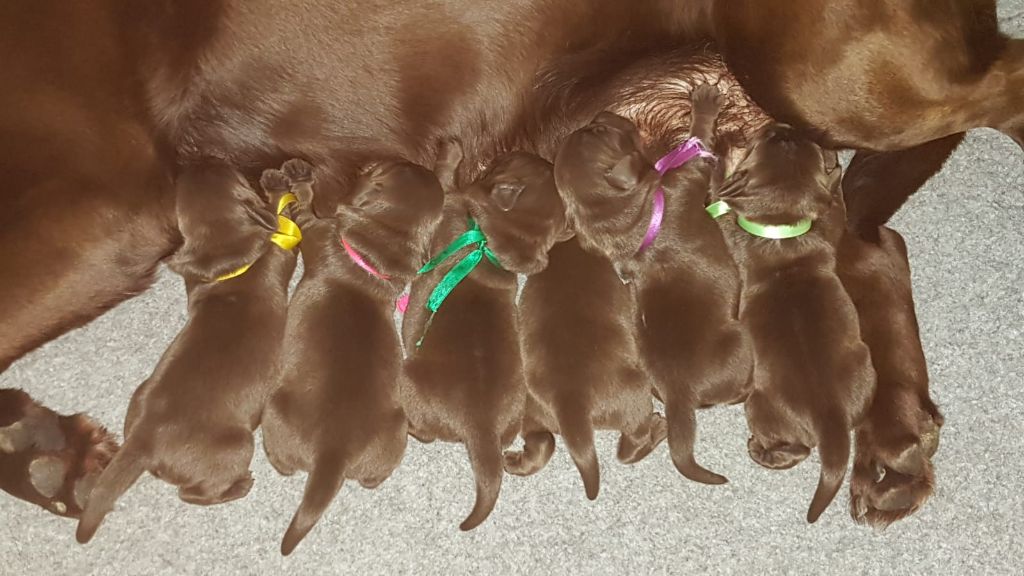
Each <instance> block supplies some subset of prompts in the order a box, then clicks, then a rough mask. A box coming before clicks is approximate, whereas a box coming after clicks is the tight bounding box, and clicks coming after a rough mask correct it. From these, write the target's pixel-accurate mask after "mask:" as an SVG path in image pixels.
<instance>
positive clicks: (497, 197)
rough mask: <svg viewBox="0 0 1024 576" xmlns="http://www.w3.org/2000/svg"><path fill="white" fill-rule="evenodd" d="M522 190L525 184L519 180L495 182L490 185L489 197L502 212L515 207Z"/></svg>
mask: <svg viewBox="0 0 1024 576" xmlns="http://www.w3.org/2000/svg"><path fill="white" fill-rule="evenodd" d="M523 190H526V185H525V184H521V183H519V182H497V183H495V184H494V186H493V187H491V199H492V200H494V203H495V204H497V205H498V208H500V209H501V211H502V212H508V211H509V210H511V209H512V208H514V207H515V205H516V201H518V200H519V196H520V195H521V194H522V193H523Z"/></svg>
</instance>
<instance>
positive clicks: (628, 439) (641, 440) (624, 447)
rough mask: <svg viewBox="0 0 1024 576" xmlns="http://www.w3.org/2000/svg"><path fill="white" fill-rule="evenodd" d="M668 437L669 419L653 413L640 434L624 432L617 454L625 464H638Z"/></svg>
mask: <svg viewBox="0 0 1024 576" xmlns="http://www.w3.org/2000/svg"><path fill="white" fill-rule="evenodd" d="M667 437H668V421H667V420H665V417H664V416H662V415H661V414H651V418H650V420H649V421H648V423H647V426H645V427H644V428H643V429H641V431H640V434H626V433H623V434H622V436H620V437H619V450H618V454H616V456H617V457H618V459H619V462H622V463H623V464H636V463H637V462H639V461H641V460H643V459H644V458H646V457H647V456H648V455H649V454H650V453H651V452H653V451H654V449H655V448H657V447H658V445H659V444H661V443H662V442H664V441H665V438H667Z"/></svg>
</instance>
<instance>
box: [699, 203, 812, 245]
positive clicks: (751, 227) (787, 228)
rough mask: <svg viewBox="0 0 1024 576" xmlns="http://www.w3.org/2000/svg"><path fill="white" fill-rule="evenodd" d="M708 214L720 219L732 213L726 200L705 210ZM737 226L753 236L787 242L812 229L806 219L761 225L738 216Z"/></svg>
mask: <svg viewBox="0 0 1024 576" xmlns="http://www.w3.org/2000/svg"><path fill="white" fill-rule="evenodd" d="M705 210H706V211H707V213H708V214H710V215H711V217H712V218H714V219H716V220H717V219H718V218H721V217H722V216H725V215H726V214H728V213H729V212H731V211H732V208H731V207H730V206H729V204H728V203H726V202H725V200H719V201H718V202H715V203H714V204H711V205H710V206H708V207H707V208H705ZM736 224H738V225H739V227H740V228H742V229H744V230H746V232H747V233H748V234H750V235H752V236H757V237H759V238H768V239H769V240H786V239H789V238H797V237H799V236H803V235H804V234H807V232H809V231H810V229H811V219H810V218H804V219H803V220H800V221H797V222H795V223H793V224H778V225H773V224H759V223H757V222H751V221H750V220H747V219H746V218H744V217H743V216H740V215H736Z"/></svg>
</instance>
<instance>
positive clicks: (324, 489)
mask: <svg viewBox="0 0 1024 576" xmlns="http://www.w3.org/2000/svg"><path fill="white" fill-rule="evenodd" d="M344 482H345V465H344V463H343V462H342V459H341V458H337V457H335V458H327V459H324V460H322V461H319V462H317V463H316V464H315V465H314V466H313V469H312V470H311V471H310V472H309V478H307V479H306V490H305V492H304V493H303V494H302V503H301V504H299V509H298V510H296V511H295V516H293V517H292V522H291V524H289V525H288V530H286V531H285V533H284V538H282V539H281V554H282V555H283V556H287V555H289V554H291V553H292V552H293V551H294V550H295V547H296V546H298V545H299V542H302V539H303V538H305V537H306V534H309V531H310V530H312V529H313V526H315V525H316V523H317V522H318V521H319V520H320V517H321V516H323V515H324V512H325V511H327V508H328V507H329V506H330V505H331V502H332V501H333V500H334V497H335V496H337V495H338V491H340V490H341V485H342V484H343V483H344Z"/></svg>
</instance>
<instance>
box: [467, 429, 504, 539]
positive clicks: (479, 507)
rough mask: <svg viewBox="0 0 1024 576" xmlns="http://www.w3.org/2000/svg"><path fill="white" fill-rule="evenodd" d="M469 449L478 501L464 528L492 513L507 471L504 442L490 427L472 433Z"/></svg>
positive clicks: (473, 526) (477, 522) (476, 523)
mask: <svg viewBox="0 0 1024 576" xmlns="http://www.w3.org/2000/svg"><path fill="white" fill-rule="evenodd" d="M466 451H467V452H469V460H470V462H471V463H472V464H473V474H474V475H475V476H476V503H475V504H474V505H473V511H472V512H470V513H469V516H467V517H466V519H465V520H463V521H462V524H460V525H459V529H460V530H463V531H466V530H472V529H473V528H476V527H477V526H479V525H480V524H481V523H483V521H484V520H486V519H487V517H488V516H490V515H491V511H492V510H494V505H495V504H497V503H498V493H499V492H500V491H501V479H502V475H503V474H504V472H505V469H504V467H503V466H502V458H503V455H502V452H501V442H500V441H498V437H497V436H496V435H495V434H494V432H492V431H490V430H488V431H486V432H481V433H479V434H475V435H471V436H470V438H469V441H467V442H466Z"/></svg>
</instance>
